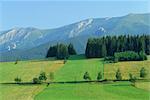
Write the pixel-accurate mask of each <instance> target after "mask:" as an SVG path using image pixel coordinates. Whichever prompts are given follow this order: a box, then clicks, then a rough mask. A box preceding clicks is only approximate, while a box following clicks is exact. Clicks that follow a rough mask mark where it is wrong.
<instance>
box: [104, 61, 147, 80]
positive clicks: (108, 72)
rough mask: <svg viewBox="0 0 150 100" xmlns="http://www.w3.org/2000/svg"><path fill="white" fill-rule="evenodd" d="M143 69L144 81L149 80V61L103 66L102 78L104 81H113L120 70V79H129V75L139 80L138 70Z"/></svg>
mask: <svg viewBox="0 0 150 100" xmlns="http://www.w3.org/2000/svg"><path fill="white" fill-rule="evenodd" d="M142 67H144V68H145V69H146V71H147V74H148V75H147V77H146V79H150V77H149V75H150V60H147V61H128V62H118V63H109V64H105V66H104V77H105V78H106V79H115V74H116V71H117V70H118V69H120V71H121V74H122V78H123V79H129V73H131V74H132V75H134V76H136V77H137V78H140V69H141V68H142Z"/></svg>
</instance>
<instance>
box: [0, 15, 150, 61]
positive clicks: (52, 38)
mask: <svg viewBox="0 0 150 100" xmlns="http://www.w3.org/2000/svg"><path fill="white" fill-rule="evenodd" d="M149 23H150V14H149V13H148V14H128V15H126V16H122V17H112V18H109V17H107V18H90V19H86V20H83V21H79V22H77V23H73V24H70V25H66V26H63V27H60V28H55V29H37V28H33V27H28V28H13V29H10V30H6V31H3V32H1V33H0V55H1V58H0V60H1V61H10V60H16V59H38V58H44V57H45V55H46V52H47V50H48V48H49V46H50V45H54V44H56V43H58V42H63V43H66V44H68V43H70V42H71V43H73V44H74V46H75V49H76V50H77V53H78V54H81V53H84V51H85V46H86V42H87V39H88V38H90V37H101V36H106V35H124V34H131V35H137V34H139V35H140V34H149V33H150V24H149Z"/></svg>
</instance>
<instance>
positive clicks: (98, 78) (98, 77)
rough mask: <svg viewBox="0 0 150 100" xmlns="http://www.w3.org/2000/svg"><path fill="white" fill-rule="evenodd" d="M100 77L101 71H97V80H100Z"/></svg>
mask: <svg viewBox="0 0 150 100" xmlns="http://www.w3.org/2000/svg"><path fill="white" fill-rule="evenodd" d="M101 79H102V74H101V72H99V73H98V74H97V80H98V81H99V80H101Z"/></svg>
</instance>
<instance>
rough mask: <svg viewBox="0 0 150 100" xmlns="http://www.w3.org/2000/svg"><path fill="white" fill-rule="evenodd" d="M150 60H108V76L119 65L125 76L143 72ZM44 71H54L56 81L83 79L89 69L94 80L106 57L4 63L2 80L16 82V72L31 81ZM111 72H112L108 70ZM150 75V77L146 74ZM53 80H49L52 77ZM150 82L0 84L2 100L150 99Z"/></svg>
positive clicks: (0, 77)
mask: <svg viewBox="0 0 150 100" xmlns="http://www.w3.org/2000/svg"><path fill="white" fill-rule="evenodd" d="M149 63H150V62H149V60H148V61H143V62H119V63H115V64H104V71H105V72H104V78H105V79H114V77H115V72H116V70H117V69H118V68H119V69H120V70H121V72H122V76H123V78H128V73H129V72H132V74H133V75H134V74H135V76H136V77H138V76H139V69H140V68H141V67H145V68H146V69H147V70H148V71H149V65H150V64H149ZM41 71H44V72H46V74H47V76H48V74H49V72H54V81H56V82H60V81H83V74H84V73H85V72H86V71H87V72H88V73H89V75H90V76H91V79H92V80H96V77H97V74H98V72H100V71H101V72H103V62H102V59H98V58H96V59H85V57H84V56H71V57H70V58H69V60H67V63H66V64H63V61H44V60H43V61H19V62H18V64H16V65H15V64H14V62H6V63H0V72H1V73H0V74H1V76H0V83H4V82H14V78H15V77H16V76H18V77H21V79H22V80H23V82H31V81H32V78H33V77H37V76H38V75H39V73H40V72H41ZM108 73H111V74H108ZM146 79H148V77H146ZM48 81H49V80H48ZM149 83H150V82H136V84H135V86H136V87H133V86H132V85H131V83H130V82H109V83H80V84H75V83H74V84H50V85H49V86H48V87H47V86H46V84H42V85H17V84H11V85H0V90H1V91H0V97H1V98H0V99H2V100H32V99H35V100H100V99H101V100H120V99H122V100H149V95H150V91H149Z"/></svg>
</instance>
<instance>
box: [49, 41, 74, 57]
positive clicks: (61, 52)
mask: <svg viewBox="0 0 150 100" xmlns="http://www.w3.org/2000/svg"><path fill="white" fill-rule="evenodd" d="M75 54H76V51H75V49H74V46H73V45H72V44H71V43H70V44H69V45H65V44H62V43H61V44H57V45H54V46H50V48H49V50H48V52H47V55H46V58H48V57H56V58H57V59H67V58H68V57H69V55H75Z"/></svg>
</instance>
